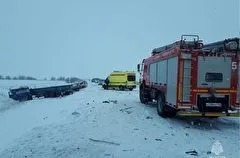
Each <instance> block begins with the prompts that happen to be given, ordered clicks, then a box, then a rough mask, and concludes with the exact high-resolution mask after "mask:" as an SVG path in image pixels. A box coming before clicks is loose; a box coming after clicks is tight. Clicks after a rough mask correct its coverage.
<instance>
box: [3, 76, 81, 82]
mask: <svg viewBox="0 0 240 158" xmlns="http://www.w3.org/2000/svg"><path fill="white" fill-rule="evenodd" d="M0 80H37V78H34V77H31V76H24V75H19V76H13V77H11V76H9V75H7V76H3V75H0ZM44 80H48V79H47V78H44ZM50 80H51V81H64V82H67V83H73V82H80V81H82V80H81V79H80V78H77V77H58V78H57V77H51V78H50Z"/></svg>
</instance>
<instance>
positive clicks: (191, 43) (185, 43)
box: [152, 35, 202, 55]
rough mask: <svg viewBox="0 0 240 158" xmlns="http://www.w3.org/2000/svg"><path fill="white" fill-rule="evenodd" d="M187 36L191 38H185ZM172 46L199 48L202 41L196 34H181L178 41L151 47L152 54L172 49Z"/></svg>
mask: <svg viewBox="0 0 240 158" xmlns="http://www.w3.org/2000/svg"><path fill="white" fill-rule="evenodd" d="M187 38H191V39H192V40H187ZM172 48H180V49H199V48H202V41H201V40H199V36H198V35H182V36H181V40H180V41H177V42H174V43H172V44H169V45H165V46H162V47H159V48H155V49H153V50H152V55H156V54H159V53H162V52H164V51H166V50H168V49H172Z"/></svg>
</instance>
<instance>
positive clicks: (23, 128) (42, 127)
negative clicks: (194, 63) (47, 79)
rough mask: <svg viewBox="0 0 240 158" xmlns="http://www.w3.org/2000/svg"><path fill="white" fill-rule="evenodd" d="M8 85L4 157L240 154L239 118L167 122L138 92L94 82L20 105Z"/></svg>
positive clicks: (1, 124) (1, 105)
mask: <svg viewBox="0 0 240 158" xmlns="http://www.w3.org/2000/svg"><path fill="white" fill-rule="evenodd" d="M8 82H9V83H8V85H6V83H2V81H1V82H0V88H1V89H0V157H4V158H5V157H14V158H15V157H16V158H18V157H40V158H48V157H49V158H54V157H60V158H65V157H72V158H75V157H76V158H79V157H84V158H102V157H104V158H108V157H109V158H113V157H114V158H118V157H120V158H125V157H129V158H133V157H138V158H145V157H147V158H162V157H166V158H169V157H170V158H171V157H172V158H174V157H217V156H225V157H226V158H236V157H239V155H240V150H239V149H240V144H239V142H240V126H239V125H240V122H239V119H238V118H218V119H208V118H161V117H159V116H158V114H157V111H156V107H155V106H154V105H152V104H151V105H143V104H141V103H140V102H139V98H138V90H137V89H135V90H133V91H114V90H103V89H102V88H101V87H99V86H97V85H94V84H89V86H88V87H87V88H86V89H82V90H80V91H79V92H77V93H74V94H73V95H71V96H66V97H63V98H51V99H36V100H32V101H27V102H20V103H19V102H15V101H12V100H10V99H8V96H7V89H8V88H9V87H10V86H12V85H11V84H14V83H11V82H10V81H8ZM34 84H37V81H35V83H34ZM39 84H40V83H39ZM4 85H6V86H4Z"/></svg>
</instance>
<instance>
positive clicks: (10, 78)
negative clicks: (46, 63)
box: [0, 75, 37, 80]
mask: <svg viewBox="0 0 240 158" xmlns="http://www.w3.org/2000/svg"><path fill="white" fill-rule="evenodd" d="M0 80H37V79H36V78H34V77H31V76H24V75H20V76H14V77H11V76H9V75H7V76H3V75H0Z"/></svg>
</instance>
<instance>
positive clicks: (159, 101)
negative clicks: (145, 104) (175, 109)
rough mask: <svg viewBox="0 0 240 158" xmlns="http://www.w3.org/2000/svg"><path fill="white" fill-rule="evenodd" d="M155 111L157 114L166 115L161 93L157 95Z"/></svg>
mask: <svg viewBox="0 0 240 158" xmlns="http://www.w3.org/2000/svg"><path fill="white" fill-rule="evenodd" d="M157 112H158V115H159V116H162V117H166V116H167V111H166V102H165V98H164V96H163V95H162V94H159V95H158V99H157Z"/></svg>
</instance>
